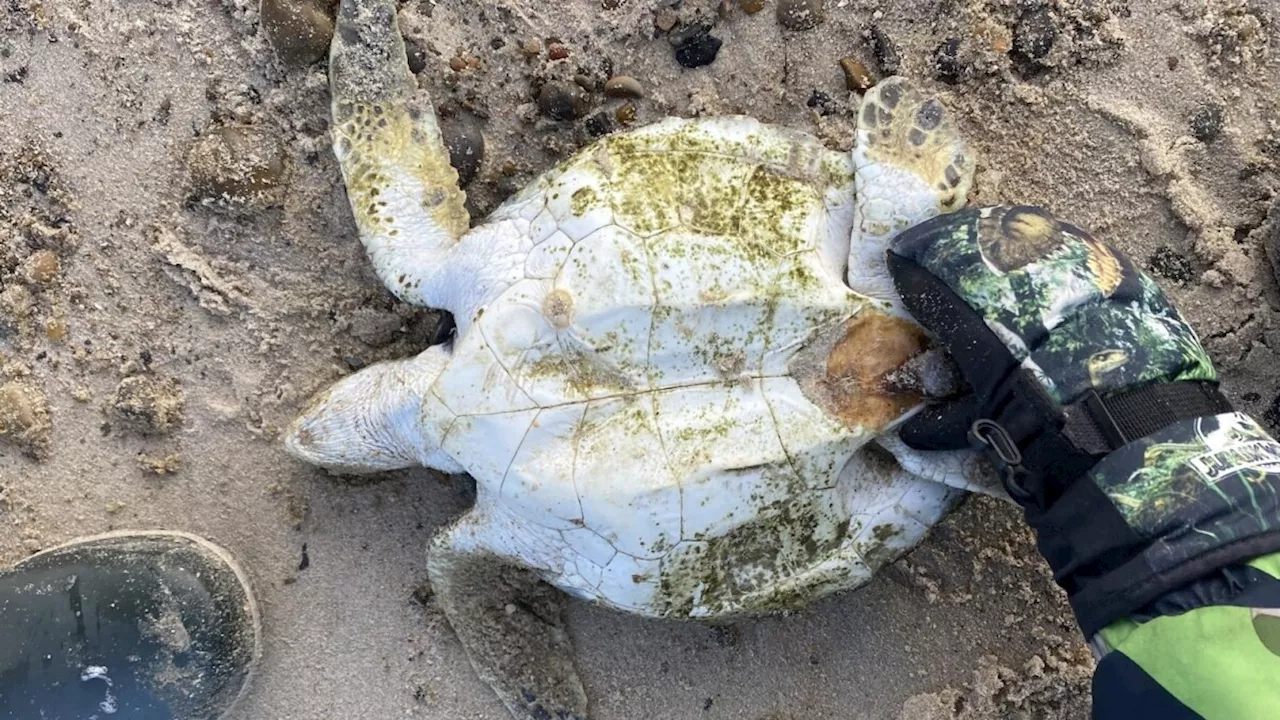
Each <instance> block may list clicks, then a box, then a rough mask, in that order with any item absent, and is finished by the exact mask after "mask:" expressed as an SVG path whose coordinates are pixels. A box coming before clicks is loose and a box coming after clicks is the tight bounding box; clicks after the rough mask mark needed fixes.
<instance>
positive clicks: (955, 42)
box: [933, 37, 964, 85]
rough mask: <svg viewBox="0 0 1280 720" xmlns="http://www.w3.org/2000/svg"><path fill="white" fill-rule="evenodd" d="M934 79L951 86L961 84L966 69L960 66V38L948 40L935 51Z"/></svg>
mask: <svg viewBox="0 0 1280 720" xmlns="http://www.w3.org/2000/svg"><path fill="white" fill-rule="evenodd" d="M933 66H934V77H936V78H937V79H939V80H941V81H942V82H944V83H947V84H949V85H955V84H956V83H958V82H960V78H961V77H962V76H963V75H964V67H963V66H962V65H961V64H960V38H954V37H953V38H948V39H946V40H944V41H942V44H941V45H939V46H938V48H937V49H936V50H934V51H933Z"/></svg>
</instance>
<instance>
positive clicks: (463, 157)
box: [440, 120, 484, 187]
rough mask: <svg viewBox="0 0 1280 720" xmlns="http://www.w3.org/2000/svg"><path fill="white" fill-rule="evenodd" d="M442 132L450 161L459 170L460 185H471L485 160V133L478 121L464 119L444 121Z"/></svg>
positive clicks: (441, 125)
mask: <svg viewBox="0 0 1280 720" xmlns="http://www.w3.org/2000/svg"><path fill="white" fill-rule="evenodd" d="M440 134H441V135H443V136H444V146H445V147H446V148H448V149H449V163H450V164H451V165H453V169H454V170H457V171H458V185H460V186H462V187H466V186H467V185H470V184H471V181H472V180H474V179H475V178H476V174H477V173H479V172H480V164H481V162H483V161H484V134H483V133H481V132H480V128H479V127H477V124H476V123H472V122H466V121H464V120H450V121H445V122H442V123H441V124H440Z"/></svg>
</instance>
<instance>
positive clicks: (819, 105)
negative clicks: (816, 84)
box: [805, 90, 835, 116]
mask: <svg viewBox="0 0 1280 720" xmlns="http://www.w3.org/2000/svg"><path fill="white" fill-rule="evenodd" d="M805 104H806V105H808V106H809V107H811V108H813V109H814V110H817V111H818V114H819V115H823V116H826V115H830V114H831V113H833V112H835V106H834V104H833V103H832V102H831V96H830V95H828V94H826V93H824V92H822V91H821V90H814V91H813V92H811V93H810V94H809V100H808V101H807V102H806V103H805Z"/></svg>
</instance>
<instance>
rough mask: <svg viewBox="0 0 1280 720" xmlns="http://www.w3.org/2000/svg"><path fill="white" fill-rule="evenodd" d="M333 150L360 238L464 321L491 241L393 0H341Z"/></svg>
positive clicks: (381, 272)
mask: <svg viewBox="0 0 1280 720" xmlns="http://www.w3.org/2000/svg"><path fill="white" fill-rule="evenodd" d="M329 89H330V94H331V95H332V102H333V108H332V112H333V150H334V154H335V155H336V156H337V158H338V161H339V163H340V164H341V166H342V176H343V179H344V180H345V182H346V186H347V197H348V199H349V200H350V202H351V211H352V214H353V215H354V216H355V221H356V227H357V228H358V230H359V232H360V241H361V242H362V243H363V244H364V247H365V250H366V251H367V252H368V253H369V259H370V260H372V261H373V265H374V268H375V269H376V270H377V273H378V277H380V278H381V279H382V282H383V283H384V284H385V285H386V286H387V288H388V289H390V290H391V291H392V292H394V293H395V294H396V295H397V296H399V297H400V298H402V299H404V300H405V301H408V302H412V303H416V304H419V305H425V306H427V307H432V308H441V309H445V310H449V311H450V312H452V313H453V314H454V315H455V316H456V317H457V319H458V321H459V324H460V326H461V325H462V324H464V323H466V322H468V321H469V320H470V319H471V318H470V316H469V314H468V312H467V311H468V310H470V309H472V308H470V307H468V306H469V305H470V304H471V303H470V302H468V300H467V298H468V297H469V296H470V295H471V294H474V293H475V292H476V288H475V286H476V285H484V279H483V278H477V277H474V275H475V274H477V273H479V274H482V275H483V274H484V273H485V269H484V268H485V267H486V264H487V263H484V262H480V260H483V259H484V257H485V256H486V254H488V253H489V252H491V251H492V249H490V248H474V247H467V245H468V244H467V243H460V242H459V239H460V238H461V237H462V236H463V234H465V233H466V232H467V231H468V228H469V227H470V216H469V215H468V213H467V210H466V208H465V207H464V206H463V203H464V201H465V200H466V197H465V195H464V194H463V192H462V191H461V190H460V189H459V188H458V174H457V172H455V171H454V169H453V167H452V166H451V165H450V164H449V151H448V150H447V149H446V147H445V144H444V141H443V140H442V139H441V136H440V128H439V126H438V124H437V122H436V115H435V109H434V108H433V107H432V104H431V100H430V99H429V98H428V97H427V95H426V93H425V92H423V91H420V90H419V89H418V85H417V80H416V79H415V78H414V77H413V74H412V73H410V71H409V64H408V59H407V56H406V55H405V49H404V41H403V40H402V39H401V36H400V30H399V29H398V28H397V24H396V3H395V0H342V7H341V9H340V11H339V14H338V22H337V32H336V33H335V34H334V36H333V45H332V46H331V48H330V55H329Z"/></svg>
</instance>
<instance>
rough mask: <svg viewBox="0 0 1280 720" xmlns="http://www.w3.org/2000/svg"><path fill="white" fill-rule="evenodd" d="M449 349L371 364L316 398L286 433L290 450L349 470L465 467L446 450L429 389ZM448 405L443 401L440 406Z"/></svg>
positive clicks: (332, 467) (312, 460)
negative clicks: (432, 414) (428, 398)
mask: <svg viewBox="0 0 1280 720" xmlns="http://www.w3.org/2000/svg"><path fill="white" fill-rule="evenodd" d="M447 360H448V354H447V353H446V352H444V351H442V350H441V349H440V348H439V347H433V348H429V349H428V350H427V351H426V352H423V353H422V354H421V355H419V356H418V357H416V358H412V359H409V360H397V361H392V362H384V363H378V364H376V365H371V366H369V367H367V368H365V369H363V370H361V371H359V372H357V373H355V374H353V375H349V376H347V377H345V378H343V379H341V380H339V381H338V382H336V383H334V384H333V385H332V386H330V387H329V388H328V389H327V390H325V391H324V392H322V393H320V394H319V395H317V396H316V397H315V398H314V399H312V401H311V403H310V404H309V405H308V406H307V408H306V409H305V410H304V411H303V412H302V414H300V415H299V416H298V418H297V419H296V420H294V421H293V424H292V425H290V427H289V430H288V432H287V433H286V434H285V441H284V445H285V449H286V450H288V452H289V454H290V455H293V456H294V457H296V458H298V459H300V460H303V461H305V462H308V463H311V464H313V465H319V466H321V467H324V468H327V469H329V470H332V471H335V472H341V473H370V472H380V471H384V470H398V469H400V468H407V467H415V466H418V465H426V466H428V467H433V468H436V469H438V470H442V471H445V472H459V471H460V469H459V468H457V464H456V463H455V462H454V461H453V460H452V459H451V458H449V457H448V455H447V454H445V453H444V452H443V451H442V450H441V449H440V442H441V438H440V437H437V435H438V433H435V432H433V431H432V428H436V427H441V426H442V423H438V422H430V420H431V418H428V417H426V415H427V414H428V411H429V410H430V408H431V407H434V406H438V405H440V404H439V403H434V404H432V403H427V402H425V398H426V395H427V391H428V388H430V386H431V383H432V382H433V381H434V380H435V378H436V376H437V375H439V374H440V370H441V369H442V368H443V367H444V364H445V362H447ZM440 409H441V410H442V411H443V406H440Z"/></svg>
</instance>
